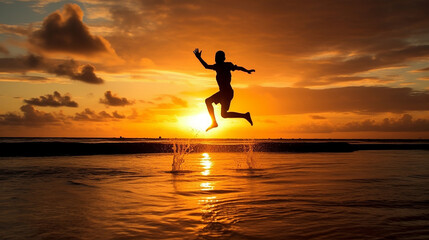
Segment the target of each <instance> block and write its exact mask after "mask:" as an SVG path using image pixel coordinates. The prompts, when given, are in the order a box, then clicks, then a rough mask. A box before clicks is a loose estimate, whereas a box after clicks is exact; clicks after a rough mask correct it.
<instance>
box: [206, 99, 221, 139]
mask: <svg viewBox="0 0 429 240" xmlns="http://www.w3.org/2000/svg"><path fill="white" fill-rule="evenodd" d="M216 94H217V93H216ZM216 94H214V95H213V96H211V97H209V98H207V99H206V106H207V110H208V112H209V114H210V117H211V119H212V124H211V125H210V126H209V127H208V128H207V129H206V132H207V131H208V130H210V129H212V128H215V127H217V126H218V125H217V122H216V117H215V115H214V109H213V103H215V100H216V97H217V95H216Z"/></svg>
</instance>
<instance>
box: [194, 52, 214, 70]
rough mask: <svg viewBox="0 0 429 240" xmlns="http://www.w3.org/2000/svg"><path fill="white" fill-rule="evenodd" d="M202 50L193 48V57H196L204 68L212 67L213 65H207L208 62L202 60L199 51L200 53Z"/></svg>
mask: <svg viewBox="0 0 429 240" xmlns="http://www.w3.org/2000/svg"><path fill="white" fill-rule="evenodd" d="M202 52H203V50H201V51H199V49H198V48H195V50H194V54H195V57H197V58H198V60H200V62H201V64H202V65H203V66H204V68H206V69H213V65H208V64H207V63H206V62H205V61H204V60H203V58H202V57H201V53H202Z"/></svg>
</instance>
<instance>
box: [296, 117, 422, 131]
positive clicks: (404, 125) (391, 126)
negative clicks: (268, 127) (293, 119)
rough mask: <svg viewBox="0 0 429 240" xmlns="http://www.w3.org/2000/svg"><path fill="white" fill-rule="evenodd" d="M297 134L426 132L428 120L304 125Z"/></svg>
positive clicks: (404, 119)
mask: <svg viewBox="0 0 429 240" xmlns="http://www.w3.org/2000/svg"><path fill="white" fill-rule="evenodd" d="M295 131H297V132H309V133H329V132H428V131H429V119H421V118H419V119H415V120H414V119H413V117H412V116H411V115H409V114H404V115H402V117H400V118H396V119H395V118H385V119H383V120H382V121H378V122H377V121H375V120H372V119H366V120H363V121H354V122H349V123H345V124H336V125H329V124H317V123H311V124H304V125H301V126H299V127H297V128H296V129H295Z"/></svg>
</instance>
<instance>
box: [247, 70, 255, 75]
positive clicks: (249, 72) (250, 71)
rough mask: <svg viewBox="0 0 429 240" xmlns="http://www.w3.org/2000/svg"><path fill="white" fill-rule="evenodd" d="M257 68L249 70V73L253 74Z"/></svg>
mask: <svg viewBox="0 0 429 240" xmlns="http://www.w3.org/2000/svg"><path fill="white" fill-rule="evenodd" d="M254 71H255V69H250V70H249V71H247V73H248V74H251V73H252V72H254Z"/></svg>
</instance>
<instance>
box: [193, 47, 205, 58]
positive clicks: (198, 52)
mask: <svg viewBox="0 0 429 240" xmlns="http://www.w3.org/2000/svg"><path fill="white" fill-rule="evenodd" d="M202 52H203V50H201V51H199V49H198V48H195V50H194V54H195V57H197V58H201V53H202Z"/></svg>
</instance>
